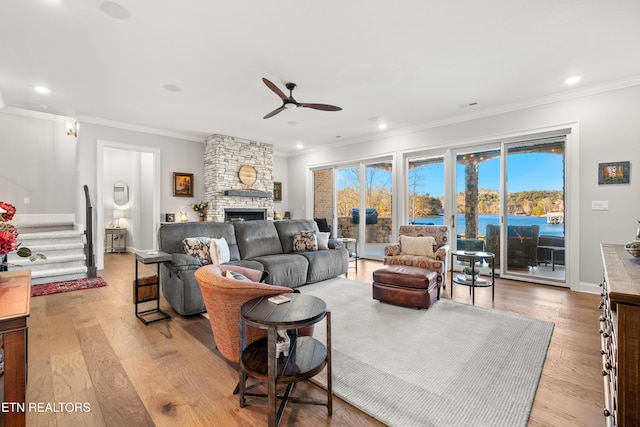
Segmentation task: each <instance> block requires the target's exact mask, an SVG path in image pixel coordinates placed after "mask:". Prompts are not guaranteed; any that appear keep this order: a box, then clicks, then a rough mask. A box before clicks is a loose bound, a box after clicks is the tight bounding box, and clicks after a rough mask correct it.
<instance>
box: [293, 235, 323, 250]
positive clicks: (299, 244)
mask: <svg viewBox="0 0 640 427" xmlns="http://www.w3.org/2000/svg"><path fill="white" fill-rule="evenodd" d="M317 250H318V236H316V233H315V231H298V232H297V233H295V234H294V235H293V251H294V252H308V251H317Z"/></svg>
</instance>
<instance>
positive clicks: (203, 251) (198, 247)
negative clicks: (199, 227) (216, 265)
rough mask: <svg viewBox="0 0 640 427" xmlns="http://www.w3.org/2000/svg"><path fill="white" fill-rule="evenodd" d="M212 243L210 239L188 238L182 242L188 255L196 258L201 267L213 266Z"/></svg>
mask: <svg viewBox="0 0 640 427" xmlns="http://www.w3.org/2000/svg"><path fill="white" fill-rule="evenodd" d="M210 241H211V238H210V237H187V238H186V239H183V240H182V245H183V246H184V251H185V253H186V254H187V255H191V256H192V257H194V258H195V259H196V260H197V261H198V262H199V263H200V265H207V264H211V253H210V252H209V242H210Z"/></svg>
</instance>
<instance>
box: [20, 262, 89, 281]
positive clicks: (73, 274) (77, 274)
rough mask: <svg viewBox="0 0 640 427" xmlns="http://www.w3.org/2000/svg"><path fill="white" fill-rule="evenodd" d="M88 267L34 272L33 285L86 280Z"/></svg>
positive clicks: (32, 276)
mask: <svg viewBox="0 0 640 427" xmlns="http://www.w3.org/2000/svg"><path fill="white" fill-rule="evenodd" d="M86 278H87V267H86V266H84V267H73V268H59V269H52V270H42V271H32V272H31V284H32V285H41V284H43V283H51V282H64V281H67V280H75V279H86Z"/></svg>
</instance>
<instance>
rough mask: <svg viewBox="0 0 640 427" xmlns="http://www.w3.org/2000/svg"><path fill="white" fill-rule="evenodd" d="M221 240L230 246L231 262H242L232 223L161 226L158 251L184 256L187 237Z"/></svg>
mask: <svg viewBox="0 0 640 427" xmlns="http://www.w3.org/2000/svg"><path fill="white" fill-rule="evenodd" d="M194 236H201V237H211V238H214V237H215V238H221V237H224V239H225V240H226V241H227V244H228V245H229V254H230V258H231V261H238V260H240V252H239V251H238V245H237V243H236V232H235V230H234V228H233V224H231V223H230V222H210V221H202V222H200V221H199V222H173V223H168V224H161V225H160V228H158V249H160V250H161V251H163V252H166V253H168V254H182V253H184V248H183V245H182V240H183V239H185V238H187V237H194Z"/></svg>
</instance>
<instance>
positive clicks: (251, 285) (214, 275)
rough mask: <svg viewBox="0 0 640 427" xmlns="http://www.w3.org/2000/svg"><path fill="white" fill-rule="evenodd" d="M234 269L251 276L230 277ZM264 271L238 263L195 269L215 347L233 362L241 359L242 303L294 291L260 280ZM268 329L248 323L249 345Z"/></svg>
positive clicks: (246, 336) (306, 331)
mask: <svg viewBox="0 0 640 427" xmlns="http://www.w3.org/2000/svg"><path fill="white" fill-rule="evenodd" d="M229 270H230V271H234V272H236V273H240V274H242V275H243V276H245V277H246V278H247V279H249V280H238V279H230V278H227V277H226V272H227V271H229ZM262 274H263V272H262V271H258V270H253V269H249V268H245V267H239V266H235V265H214V264H210V265H206V266H204V267H200V268H199V269H198V270H196V272H195V278H196V281H197V282H198V285H199V286H200V290H201V291H202V296H203V298H204V304H205V307H206V308H207V313H209V321H210V323H211V330H212V331H213V337H214V339H215V341H216V347H217V348H218V350H219V351H220V353H221V354H222V356H223V357H224V358H225V359H227V360H228V361H230V362H233V363H239V362H240V331H239V320H238V311H239V310H240V307H242V305H243V304H244V303H246V302H248V301H250V300H252V299H254V298H258V297H263V296H272V295H278V294H283V293H291V292H293V290H292V289H291V288H287V287H285V286H274V285H268V284H265V283H259V280H260V279H261V277H262ZM312 332H313V328H312V327H309V328H305V329H301V330H299V333H300V335H310V334H311V333H312ZM266 336H267V331H266V329H259V328H255V327H251V326H249V325H247V328H246V330H245V341H246V343H245V344H246V345H249V344H251V343H252V342H254V341H257V340H258V339H260V338H263V337H266Z"/></svg>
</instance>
